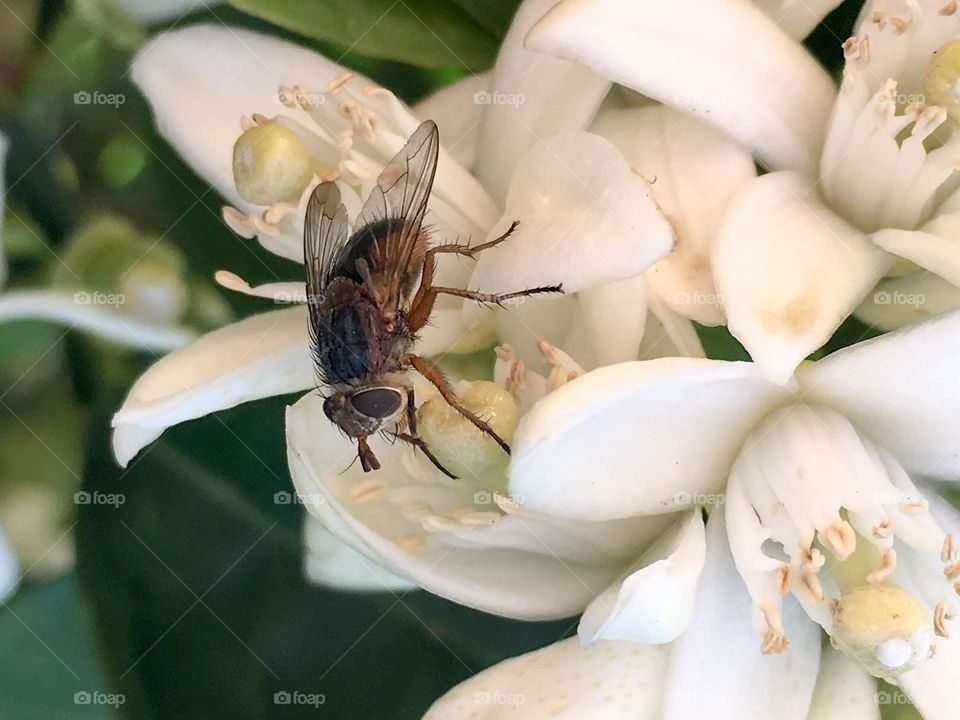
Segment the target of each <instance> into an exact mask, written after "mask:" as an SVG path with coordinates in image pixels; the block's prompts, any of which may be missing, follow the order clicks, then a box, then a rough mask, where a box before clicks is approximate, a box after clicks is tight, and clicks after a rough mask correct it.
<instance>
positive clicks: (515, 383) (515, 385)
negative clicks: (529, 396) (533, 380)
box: [505, 358, 527, 402]
mask: <svg viewBox="0 0 960 720" xmlns="http://www.w3.org/2000/svg"><path fill="white" fill-rule="evenodd" d="M505 384H506V390H507V392H508V393H510V394H511V395H512V396H513V399H514V400H516V401H517V402H520V395H521V394H522V393H523V391H524V390H525V389H526V387H527V366H526V364H525V363H524V362H523V360H521V359H520V358H516V359H515V360H514V361H513V365H511V366H510V375H508V376H507V381H506V383H505Z"/></svg>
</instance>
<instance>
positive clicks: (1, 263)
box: [0, 133, 10, 288]
mask: <svg viewBox="0 0 960 720" xmlns="http://www.w3.org/2000/svg"><path fill="white" fill-rule="evenodd" d="M9 149H10V142H9V141H8V140H7V136H6V135H4V134H3V133H0V208H6V203H7V188H6V185H5V184H4V178H5V177H6V161H7V151H8V150H9ZM4 215H6V212H0V288H2V287H3V285H4V283H6V281H7V256H6V254H5V253H4V251H3V216H4Z"/></svg>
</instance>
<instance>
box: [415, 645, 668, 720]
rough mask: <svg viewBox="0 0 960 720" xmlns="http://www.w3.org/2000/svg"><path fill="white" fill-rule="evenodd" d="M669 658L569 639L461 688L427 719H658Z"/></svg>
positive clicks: (655, 650) (643, 649)
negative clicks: (584, 644) (584, 646)
mask: <svg viewBox="0 0 960 720" xmlns="http://www.w3.org/2000/svg"><path fill="white" fill-rule="evenodd" d="M666 655H667V653H666V650H665V649H664V648H661V647H657V646H644V645H637V644H635V643H631V642H617V641H607V642H601V643H597V644H596V645H594V646H593V647H591V648H581V647H580V646H579V645H578V644H577V640H576V638H570V639H569V640H562V641H561V642H558V643H556V644H554V645H550V646H548V647H545V648H543V649H542V650H535V651H533V652H530V653H527V654H526V655H521V656H519V657H515V658H511V659H510V660H505V661H504V662H502V663H499V664H498V665H494V666H493V667H492V668H489V669H487V670H485V671H483V672H482V673H480V674H479V675H475V676H474V677H472V678H470V679H469V680H467V681H465V682H462V683H460V684H459V685H457V686H456V687H455V688H454V689H453V690H451V691H449V692H448V693H447V694H446V695H444V696H443V697H442V698H440V699H439V700H437V702H435V703H434V704H433V706H432V707H431V708H430V709H429V710H428V711H427V714H426V715H424V720H500V719H501V718H518V717H522V718H524V720H547V719H548V718H549V719H550V720H583V718H589V719H590V720H622V719H624V718H630V720H656V719H657V718H659V717H661V716H660V708H661V706H662V695H661V690H660V688H661V684H662V682H663V675H664V670H665V667H666Z"/></svg>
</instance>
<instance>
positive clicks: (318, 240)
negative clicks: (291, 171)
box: [303, 182, 347, 350]
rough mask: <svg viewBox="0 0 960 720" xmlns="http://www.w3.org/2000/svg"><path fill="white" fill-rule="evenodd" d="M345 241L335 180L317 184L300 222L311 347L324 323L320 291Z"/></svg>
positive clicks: (344, 212) (343, 215) (343, 210)
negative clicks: (301, 224) (301, 225)
mask: <svg viewBox="0 0 960 720" xmlns="http://www.w3.org/2000/svg"><path fill="white" fill-rule="evenodd" d="M346 243H347V209H346V208H345V207H344V206H343V204H342V203H341V202H340V190H339V188H337V185H336V183H333V182H325V183H321V184H320V185H317V187H316V188H315V189H314V191H313V193H312V194H311V195H310V201H309V202H308V203H307V214H306V217H305V219H304V222H303V265H304V269H305V271H306V280H307V310H308V312H309V313H310V340H311V343H312V345H313V347H314V349H315V350H316V348H317V345H318V336H319V334H320V333H321V332H322V326H323V325H324V324H325V323H326V321H325V320H324V318H323V317H322V316H321V312H320V309H321V304H322V302H323V294H324V290H325V289H326V287H327V285H328V284H329V282H330V280H331V278H332V270H333V268H334V267H335V266H336V260H337V257H338V256H339V254H340V253H341V251H342V250H343V248H344V246H345V245H346Z"/></svg>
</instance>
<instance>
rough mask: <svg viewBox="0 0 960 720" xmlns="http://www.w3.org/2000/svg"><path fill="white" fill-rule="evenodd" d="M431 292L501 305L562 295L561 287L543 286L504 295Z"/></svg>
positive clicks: (436, 289) (444, 289) (452, 290)
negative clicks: (548, 295) (533, 298)
mask: <svg viewBox="0 0 960 720" xmlns="http://www.w3.org/2000/svg"><path fill="white" fill-rule="evenodd" d="M431 290H433V292H435V293H437V294H439V293H443V294H444V295H455V296H456V297H462V298H466V299H467V300H476V301H477V302H481V303H496V304H497V305H500V304H502V303H503V302H504V301H506V300H513V299H514V298H521V297H529V296H530V295H543V294H545V293H562V292H563V285H544V286H542V287H535V288H527V289H526V290H516V291H514V292H505V293H485V292H480V291H479V290H461V289H460V288H448V287H433V288H431Z"/></svg>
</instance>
